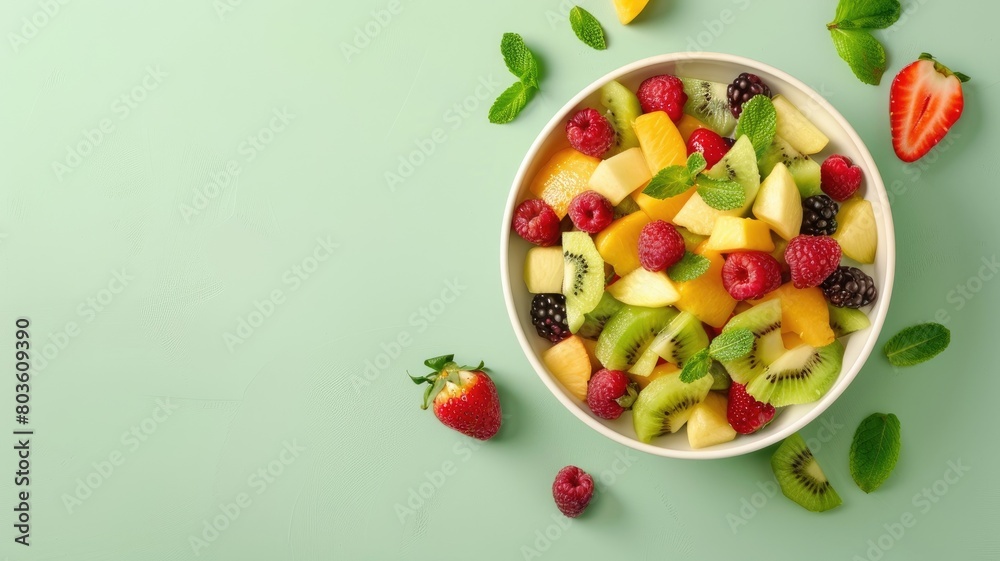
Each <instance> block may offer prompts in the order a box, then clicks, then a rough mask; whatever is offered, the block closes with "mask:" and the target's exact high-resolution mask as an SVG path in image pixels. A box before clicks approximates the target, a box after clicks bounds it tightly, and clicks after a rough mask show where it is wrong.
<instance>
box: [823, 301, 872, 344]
mask: <svg viewBox="0 0 1000 561" xmlns="http://www.w3.org/2000/svg"><path fill="white" fill-rule="evenodd" d="M827 307H829V308H830V327H831V328H833V333H834V335H836V336H837V337H843V336H844V335H847V334H848V333H854V332H855V331H861V330H862V329H864V328H866V327H868V326H869V325H871V324H872V322H871V320H870V319H868V315H867V314H865V313H864V312H862V311H861V310H856V309H854V308H838V307H836V306H833V305H830V304H827Z"/></svg>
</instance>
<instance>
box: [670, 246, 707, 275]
mask: <svg viewBox="0 0 1000 561" xmlns="http://www.w3.org/2000/svg"><path fill="white" fill-rule="evenodd" d="M711 265H712V262H711V261H709V260H708V259H707V258H706V257H703V256H701V255H698V254H696V253H691V252H690V251H685V252H684V256H683V257H681V260H680V261H678V262H677V263H674V264H673V265H671V266H670V268H668V269H667V276H668V277H670V280H672V281H674V282H686V281H692V280H694V279H696V278H698V277H700V276H702V275H704V274H705V273H706V272H707V271H708V268H709V267H711Z"/></svg>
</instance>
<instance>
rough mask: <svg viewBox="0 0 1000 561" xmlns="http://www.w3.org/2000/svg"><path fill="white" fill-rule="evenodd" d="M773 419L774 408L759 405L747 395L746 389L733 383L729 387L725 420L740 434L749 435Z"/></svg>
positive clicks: (765, 404)
mask: <svg viewBox="0 0 1000 561" xmlns="http://www.w3.org/2000/svg"><path fill="white" fill-rule="evenodd" d="M773 418H774V406H773V405H771V404H769V403H761V402H759V401H757V400H756V399H754V398H753V397H752V396H751V395H750V394H748V393H747V387H746V386H744V385H743V384H737V383H736V382H733V383H732V385H730V386H729V405H728V406H727V407H726V420H728V421H729V426H731V427H733V430H735V431H736V432H738V433H740V434H751V433H755V432H757V431H759V430H760V429H762V428H764V425H766V424H768V423H770V422H771V419H773Z"/></svg>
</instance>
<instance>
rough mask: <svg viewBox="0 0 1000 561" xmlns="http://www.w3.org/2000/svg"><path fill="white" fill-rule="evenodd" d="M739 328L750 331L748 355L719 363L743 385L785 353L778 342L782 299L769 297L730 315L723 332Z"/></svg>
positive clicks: (782, 346) (783, 346)
mask: <svg viewBox="0 0 1000 561" xmlns="http://www.w3.org/2000/svg"><path fill="white" fill-rule="evenodd" d="M741 327H742V328H746V329H749V330H750V331H751V332H752V333H753V349H752V350H751V351H750V354H749V355H747V356H745V357H743V358H740V359H737V360H731V361H726V362H723V363H722V365H723V366H725V367H726V371H727V372H729V375H730V376H732V378H733V380H735V381H737V382H739V383H741V384H746V383H747V382H749V381H750V380H753V379H754V378H756V377H757V376H759V375H760V374H762V373H763V372H764V368H765V367H766V366H767V365H768V364H771V363H772V362H774V361H775V360H777V359H778V357H780V356H781V355H782V354H784V352H785V345H784V344H783V343H782V341H781V300H778V299H774V300H768V301H767V302H764V303H762V304H757V305H756V306H754V307H752V308H750V309H749V310H747V311H745V312H741V313H739V314H737V315H735V316H733V319H731V320H729V323H727V324H726V327H724V328H723V329H722V331H723V332H725V331H729V330H732V329H737V328H741Z"/></svg>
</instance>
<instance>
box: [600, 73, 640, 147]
mask: <svg viewBox="0 0 1000 561" xmlns="http://www.w3.org/2000/svg"><path fill="white" fill-rule="evenodd" d="M600 96H601V105H602V106H604V109H605V112H604V116H605V117H607V119H608V121H609V122H611V126H613V127H614V129H615V132H616V133H617V134H615V141H614V143H613V144H612V145H611V149H610V150H609V151H608V155H609V156H613V155H615V154H618V153H620V152H624V151H625V150H628V149H629V148H635V147H636V146H639V137H638V136H636V134H635V130H634V129H633V128H632V123H634V122H635V120H636V118H638V117H639V116H640V115H642V106H641V105H639V98H638V97H636V96H635V94H634V93H632V90H630V89H628V88H626V87H625V86H623V85H621V84H620V83H618V82H616V81H614V80H611V81H610V82H608V83H607V84H604V86H602V87H601V91H600Z"/></svg>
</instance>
